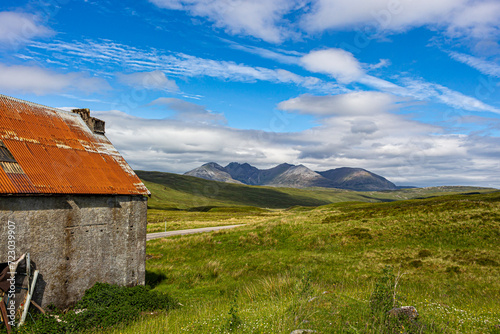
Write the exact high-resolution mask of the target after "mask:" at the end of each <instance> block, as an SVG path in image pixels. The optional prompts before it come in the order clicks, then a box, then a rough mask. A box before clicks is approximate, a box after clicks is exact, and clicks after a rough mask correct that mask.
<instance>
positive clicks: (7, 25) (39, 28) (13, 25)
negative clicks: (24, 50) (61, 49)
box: [0, 12, 54, 49]
mask: <svg viewBox="0 0 500 334" xmlns="http://www.w3.org/2000/svg"><path fill="white" fill-rule="evenodd" d="M39 21H40V19H39V18H38V17H37V16H35V15H30V14H26V13H18V12H0V47H1V46H3V47H8V48H14V49H15V48H18V47H19V46H20V45H22V44H25V43H26V42H27V41H29V40H31V39H33V38H36V37H47V36H51V35H53V34H54V31H52V30H51V29H49V28H47V27H45V26H44V25H42V24H40V23H39Z"/></svg>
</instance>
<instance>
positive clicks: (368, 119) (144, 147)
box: [0, 0, 500, 187]
mask: <svg viewBox="0 0 500 334" xmlns="http://www.w3.org/2000/svg"><path fill="white" fill-rule="evenodd" d="M499 38H500V2H498V1H495V0H421V1H412V0H357V1H353V0H252V1H250V0H149V1H148V0H143V1H137V0H136V1H132V0H122V1H111V0H107V1H93V0H87V1H84V0H50V1H22V0H21V1H18V0H16V1H13V0H7V1H5V0H4V1H2V3H1V4H0V93H3V94H7V95H11V96H14V97H18V98H22V99H25V100H29V101H33V102H37V103H41V104H45V105H49V106H53V107H58V108H66V109H71V108H76V107H78V108H90V109H91V110H92V114H93V115H94V116H96V117H99V118H101V119H103V120H105V121H106V135H107V136H108V137H109V138H110V140H111V141H112V142H113V143H114V145H115V146H116V147H117V148H118V149H119V150H120V152H121V153H122V154H123V155H124V157H125V158H126V159H127V161H128V162H129V163H130V164H131V165H132V167H133V168H136V169H145V170H159V171H168V172H176V173H182V172H185V171H187V170H190V169H192V168H195V167H197V166H199V165H201V164H202V163H205V162H208V161H216V162H218V163H220V164H223V165H225V164H227V163H229V162H232V161H236V162H248V163H251V164H253V165H255V166H256V167H259V168H268V167H272V166H274V165H276V164H279V163H283V162H288V163H293V164H304V165H306V166H307V167H309V168H311V169H313V170H327V169H330V168H337V167H344V166H347V167H362V168H366V169H368V170H370V171H373V172H375V173H378V174H380V175H383V176H385V177H387V178H388V179H389V180H391V181H393V182H395V183H396V184H398V185H417V186H437V185H480V186H493V187H500V181H499V180H498V175H500V139H499V134H500V99H499V97H500V93H499V91H500V80H499V79H500V45H499Z"/></svg>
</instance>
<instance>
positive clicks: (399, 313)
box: [388, 306, 418, 320]
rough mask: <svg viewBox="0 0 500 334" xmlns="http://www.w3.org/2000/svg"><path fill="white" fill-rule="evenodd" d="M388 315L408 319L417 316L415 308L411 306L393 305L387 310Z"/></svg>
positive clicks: (414, 318)
mask: <svg viewBox="0 0 500 334" xmlns="http://www.w3.org/2000/svg"><path fill="white" fill-rule="evenodd" d="M388 313H389V316H392V317H397V318H402V317H406V318H407V319H409V320H416V319H417V318H418V312H417V309H416V308H415V307H413V306H402V307H395V308H393V309H392V310H390V311H389V312H388Z"/></svg>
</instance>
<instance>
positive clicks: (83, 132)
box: [0, 95, 150, 307]
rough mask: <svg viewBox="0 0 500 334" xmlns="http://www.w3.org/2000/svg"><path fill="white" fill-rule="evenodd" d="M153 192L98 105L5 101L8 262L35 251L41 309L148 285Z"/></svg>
mask: <svg viewBox="0 0 500 334" xmlns="http://www.w3.org/2000/svg"><path fill="white" fill-rule="evenodd" d="M149 195H150V193H149V191H148V189H147V188H146V187H145V186H144V184H143V183H142V182H141V180H140V179H139V178H138V177H137V175H136V174H135V173H134V171H133V170H132V169H131V168H130V166H129V165H128V164H127V162H126V161H125V160H124V159H123V157H122V156H121V155H120V154H119V153H118V151H117V150H116V149H115V148H114V147H113V145H112V144H111V142H110V141H109V140H108V139H107V138H106V136H105V135H104V122H103V121H101V120H99V119H96V118H94V117H91V116H90V112H89V110H88V109H76V110H73V111H64V110H60V109H55V108H51V107H46V106H42V105H38V104H35V103H30V102H26V101H22V100H19V99H15V98H12V97H8V96H4V95H0V236H1V237H0V262H7V261H8V254H9V255H14V254H15V257H16V258H17V257H19V256H21V255H22V254H23V253H28V252H29V253H30V255H31V261H32V263H33V265H34V266H35V267H36V269H38V270H39V273H40V275H39V277H38V281H37V284H36V290H35V294H34V300H35V301H37V302H38V304H41V305H42V306H46V305H49V304H54V305H56V306H58V307H66V306H68V305H71V304H72V303H74V302H75V301H77V300H78V299H79V298H80V297H81V296H82V295H83V293H84V291H85V290H86V289H88V288H90V287H92V286H93V285H94V283H96V282H107V283H114V284H119V285H126V286H133V285H137V284H144V281H145V256H146V253H145V252H146V224H147V200H148V196H149ZM9 251H10V253H9ZM12 252H14V253H12Z"/></svg>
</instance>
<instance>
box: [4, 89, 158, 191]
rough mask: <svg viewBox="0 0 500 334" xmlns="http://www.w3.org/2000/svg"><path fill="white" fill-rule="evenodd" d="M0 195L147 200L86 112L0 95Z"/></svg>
mask: <svg viewBox="0 0 500 334" xmlns="http://www.w3.org/2000/svg"><path fill="white" fill-rule="evenodd" d="M0 194H116V195H150V192H149V191H148V189H147V188H146V187H145V186H144V184H143V183H142V182H141V180H140V179H139V178H138V177H137V175H136V174H135V173H134V171H133V170H132V168H130V166H129V165H128V164H127V162H126V161H125V160H124V159H123V157H122V156H121V155H120V153H119V152H118V151H117V150H116V149H115V148H114V147H113V145H112V144H111V142H110V141H109V140H108V139H107V138H106V137H105V136H104V122H103V121H101V120H98V119H96V118H93V117H90V115H89V112H88V110H86V109H78V110H75V112H69V111H64V110H60V109H55V108H50V107H46V106H42V105H39V104H35V103H30V102H26V101H22V100H19V99H16V98H12V97H9V96H5V95H1V94H0Z"/></svg>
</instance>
